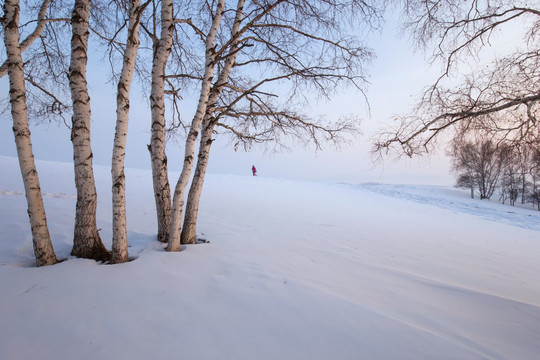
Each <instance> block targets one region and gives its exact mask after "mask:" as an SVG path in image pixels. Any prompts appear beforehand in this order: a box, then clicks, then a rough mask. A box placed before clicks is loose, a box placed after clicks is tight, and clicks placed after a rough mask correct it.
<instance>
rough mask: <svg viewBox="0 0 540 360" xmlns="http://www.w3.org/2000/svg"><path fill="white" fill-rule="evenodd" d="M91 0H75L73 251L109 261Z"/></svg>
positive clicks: (71, 72)
mask: <svg viewBox="0 0 540 360" xmlns="http://www.w3.org/2000/svg"><path fill="white" fill-rule="evenodd" d="M89 16H90V1H89V0H75V6H74V9H73V13H72V18H71V24H72V32H73V34H72V38H71V64H70V66H69V87H70V89H71V98H72V101H73V116H72V128H71V141H72V143H73V161H74V166H75V186H76V187H77V205H76V213H75V230H74V239H73V249H72V251H71V254H72V255H74V256H77V257H83V258H89V259H95V260H100V261H106V260H109V259H110V253H109V252H108V251H107V249H106V248H105V246H104V245H103V243H102V242H101V238H100V236H99V233H98V230H97V226H96V207H97V193H96V185H95V181H94V171H93V167H92V157H93V155H92V149H91V146H90V96H89V95H88V87H87V83H86V63H87V60H88V54H87V50H88V35H89V32H88V21H89Z"/></svg>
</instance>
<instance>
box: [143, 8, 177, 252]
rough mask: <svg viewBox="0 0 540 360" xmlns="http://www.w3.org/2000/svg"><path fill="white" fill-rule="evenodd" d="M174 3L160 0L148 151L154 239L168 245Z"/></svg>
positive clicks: (153, 65) (153, 66)
mask: <svg viewBox="0 0 540 360" xmlns="http://www.w3.org/2000/svg"><path fill="white" fill-rule="evenodd" d="M173 30H174V22H173V2H172V0H162V1H161V35H160V40H159V41H158V42H157V43H156V44H155V46H154V57H153V62H152V90H151V94H150V108H151V111H152V127H151V132H152V135H151V138H150V145H149V147H148V150H149V151H150V157H151V160H152V181H153V187H154V199H155V202H156V214H157V223H158V235H157V238H158V240H159V241H160V242H167V240H168V238H169V227H170V223H171V190H170V186H169V177H168V174H167V155H166V153H165V99H164V95H165V67H166V65H167V61H168V59H169V55H170V53H171V47H172V41H173Z"/></svg>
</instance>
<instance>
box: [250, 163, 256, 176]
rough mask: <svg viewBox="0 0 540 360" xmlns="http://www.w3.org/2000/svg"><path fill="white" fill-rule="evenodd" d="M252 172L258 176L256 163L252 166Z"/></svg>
mask: <svg viewBox="0 0 540 360" xmlns="http://www.w3.org/2000/svg"><path fill="white" fill-rule="evenodd" d="M251 172H252V173H253V176H257V168H256V167H255V165H253V166H252V167H251Z"/></svg>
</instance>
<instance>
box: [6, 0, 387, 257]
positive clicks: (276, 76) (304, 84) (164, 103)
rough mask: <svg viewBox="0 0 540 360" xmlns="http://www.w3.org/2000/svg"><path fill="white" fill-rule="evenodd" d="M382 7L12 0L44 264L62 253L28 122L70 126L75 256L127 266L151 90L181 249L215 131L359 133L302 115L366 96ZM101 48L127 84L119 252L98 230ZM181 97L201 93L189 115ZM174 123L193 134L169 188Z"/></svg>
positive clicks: (351, 123)
mask: <svg viewBox="0 0 540 360" xmlns="http://www.w3.org/2000/svg"><path fill="white" fill-rule="evenodd" d="M21 6H22V8H21ZM380 6H382V3H380V2H377V1H371V0H364V1H360V0H338V1H327V0H313V1H303V0H258V1H257V0H251V1H249V0H234V1H225V0H212V1H209V0H193V1H176V0H148V1H145V2H141V0H110V1H102V0H92V1H91V0H72V1H67V0H39V1H38V0H28V1H25V2H24V3H23V4H22V5H21V4H20V2H19V0H5V1H4V5H3V9H2V10H3V13H2V15H1V18H0V22H1V25H2V27H1V32H2V34H1V35H2V38H3V47H4V49H5V55H2V56H5V58H4V60H3V61H2V64H1V68H0V77H3V76H6V75H7V76H8V77H9V87H10V92H9V99H10V107H11V115H12V118H13V132H14V135H15V142H16V146H17V152H18V157H19V162H20V168H21V173H22V177H23V180H24V186H25V192H26V198H27V202H28V214H29V217H30V223H31V229H32V237H33V243H34V250H35V256H36V264H37V265H38V266H42V265H49V264H54V263H56V262H57V258H56V256H55V253H54V250H53V246H52V242H51V237H50V234H49V231H48V226H47V220H46V214H45V209H44V206H43V199H42V195H41V189H40V184H39V178H38V173H37V170H36V166H35V163H34V154H33V151H32V143H31V137H30V128H29V122H30V121H31V120H40V119H43V118H45V117H48V118H54V117H59V118H61V119H64V121H65V122H66V123H67V124H68V126H70V127H71V142H72V145H73V165H74V171H75V185H76V189H77V201H76V209H75V228H74V238H73V250H72V255H74V256H77V257H84V258H91V259H96V260H100V261H107V262H111V263H121V262H125V261H127V260H128V239H127V229H126V202H125V192H126V188H125V187H126V185H125V174H124V158H125V151H126V137H127V130H128V123H129V108H130V89H131V88H132V82H133V78H134V76H135V77H136V78H137V79H138V80H139V81H140V84H142V87H143V88H145V89H148V94H149V97H148V98H149V106H150V109H151V119H149V122H148V126H149V129H150V132H151V139H150V144H149V145H146V144H141V146H148V150H149V152H150V161H151V168H152V176H153V190H154V197H155V205H156V216H157V220H158V222H157V223H158V229H157V240H159V241H161V242H164V243H167V246H166V249H167V250H168V251H179V250H180V245H181V244H189V243H194V242H196V224H197V213H198V205H199V198H200V195H201V191H202V186H203V181H204V177H205V173H206V168H207V165H208V159H209V154H210V149H211V146H212V142H213V141H214V138H215V136H217V135H219V134H224V135H228V136H230V137H231V138H232V139H233V141H232V143H233V144H234V146H235V148H236V147H244V148H246V149H249V148H250V147H251V146H252V145H253V144H255V143H272V144H274V146H281V145H285V144H286V143H287V141H288V140H290V139H300V140H302V141H303V142H311V143H313V144H315V146H316V147H320V146H321V143H322V142H324V141H331V142H338V141H340V140H341V139H342V137H343V136H344V134H347V133H349V132H354V131H356V129H357V120H356V118H355V117H351V116H347V117H342V118H337V119H330V120H328V119H327V118H325V117H322V116H321V117H318V116H313V115H309V114H306V113H304V112H303V109H304V108H305V107H304V104H305V103H306V101H307V100H308V98H309V97H311V96H322V97H328V96H330V95H331V94H332V93H333V92H334V91H335V90H336V89H337V88H338V87H340V86H344V85H352V86H353V87H356V88H357V89H358V90H360V91H363V90H364V86H365V84H366V79H365V72H364V66H365V64H366V62H367V61H369V60H370V58H371V57H372V54H371V52H370V51H369V49H367V48H366V47H365V46H364V45H363V44H362V42H361V41H360V39H361V35H362V31H364V30H369V29H373V28H375V27H377V26H379V24H380V21H381V13H382V8H381V7H380ZM92 41H93V42H94V43H96V44H98V45H92V44H93V43H92ZM92 46H96V48H97V50H96V51H97V52H101V54H104V53H106V54H107V58H108V59H109V60H110V61H109V62H110V64H111V76H112V77H111V78H112V79H113V80H114V82H115V83H116V88H117V97H116V102H117V103H116V105H117V106H116V116H114V115H113V114H111V119H113V118H116V132H115V136H114V144H112V145H113V146H112V148H113V150H112V163H111V175H112V202H113V214H112V224H113V238H112V249H111V250H110V251H109V250H108V249H106V247H105V246H104V245H103V242H102V240H101V238H100V235H99V232H98V228H97V225H96V205H97V193H96V186H95V180H94V172H93V165H92V147H91V120H92V119H91V108H92V104H91V101H90V96H89V90H88V86H87V76H89V74H87V62H88V57H89V56H93V55H94V54H93V52H92V51H89V48H92ZM98 56H99V55H98ZM1 59H2V58H1V57H0V60H1ZM184 97H197V98H198V101H197V106H196V109H195V110H194V111H193V113H194V115H193V117H192V118H191V119H186V115H185V113H186V112H187V111H183V109H182V108H183V103H182V99H183V98H184ZM66 114H68V115H70V116H71V121H66V120H65V119H66ZM68 117H69V116H68ZM175 129H176V130H180V131H181V130H185V147H184V151H185V154H184V162H183V167H182V169H181V174H180V176H179V178H178V180H177V181H176V183H175V184H174V187H173V191H171V185H170V183H169V177H168V167H167V155H166V142H167V136H168V133H169V132H171V131H174V130H175ZM197 141H199V144H198V153H196V149H197ZM193 171H194V173H193ZM192 173H193V174H192ZM192 175H193V180H192V181H191V185H189V180H190V178H191V177H192ZM188 187H189V190H188ZM185 202H186V203H185ZM184 209H185V214H184Z"/></svg>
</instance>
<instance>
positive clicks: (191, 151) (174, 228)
mask: <svg viewBox="0 0 540 360" xmlns="http://www.w3.org/2000/svg"><path fill="white" fill-rule="evenodd" d="M224 6H225V0H219V2H218V4H217V5H216V14H215V16H214V19H213V20H212V27H211V29H210V32H209V33H208V36H207V37H206V44H205V45H206V54H205V59H206V60H205V72H204V78H203V81H202V84H201V93H200V96H199V103H198V105H197V111H196V113H195V116H194V117H193V120H192V121H191V127H190V130H189V133H188V136H187V139H186V145H185V155H184V165H183V166H182V172H181V173H180V177H179V178H178V181H177V183H176V186H175V189H174V198H173V210H172V219H171V229H170V234H169V244H168V246H167V250H168V251H180V231H181V227H182V212H183V209H184V196H185V191H186V187H187V184H188V182H189V177H190V176H191V170H192V169H193V158H194V155H195V142H196V141H197V137H198V135H199V128H200V127H201V123H202V121H203V118H204V116H205V113H206V108H207V105H208V98H209V96H210V89H211V87H212V78H213V75H214V68H215V65H216V61H215V60H216V56H215V49H214V39H215V37H216V34H217V31H218V28H219V24H220V23H221V17H222V15H223V10H224Z"/></svg>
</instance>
